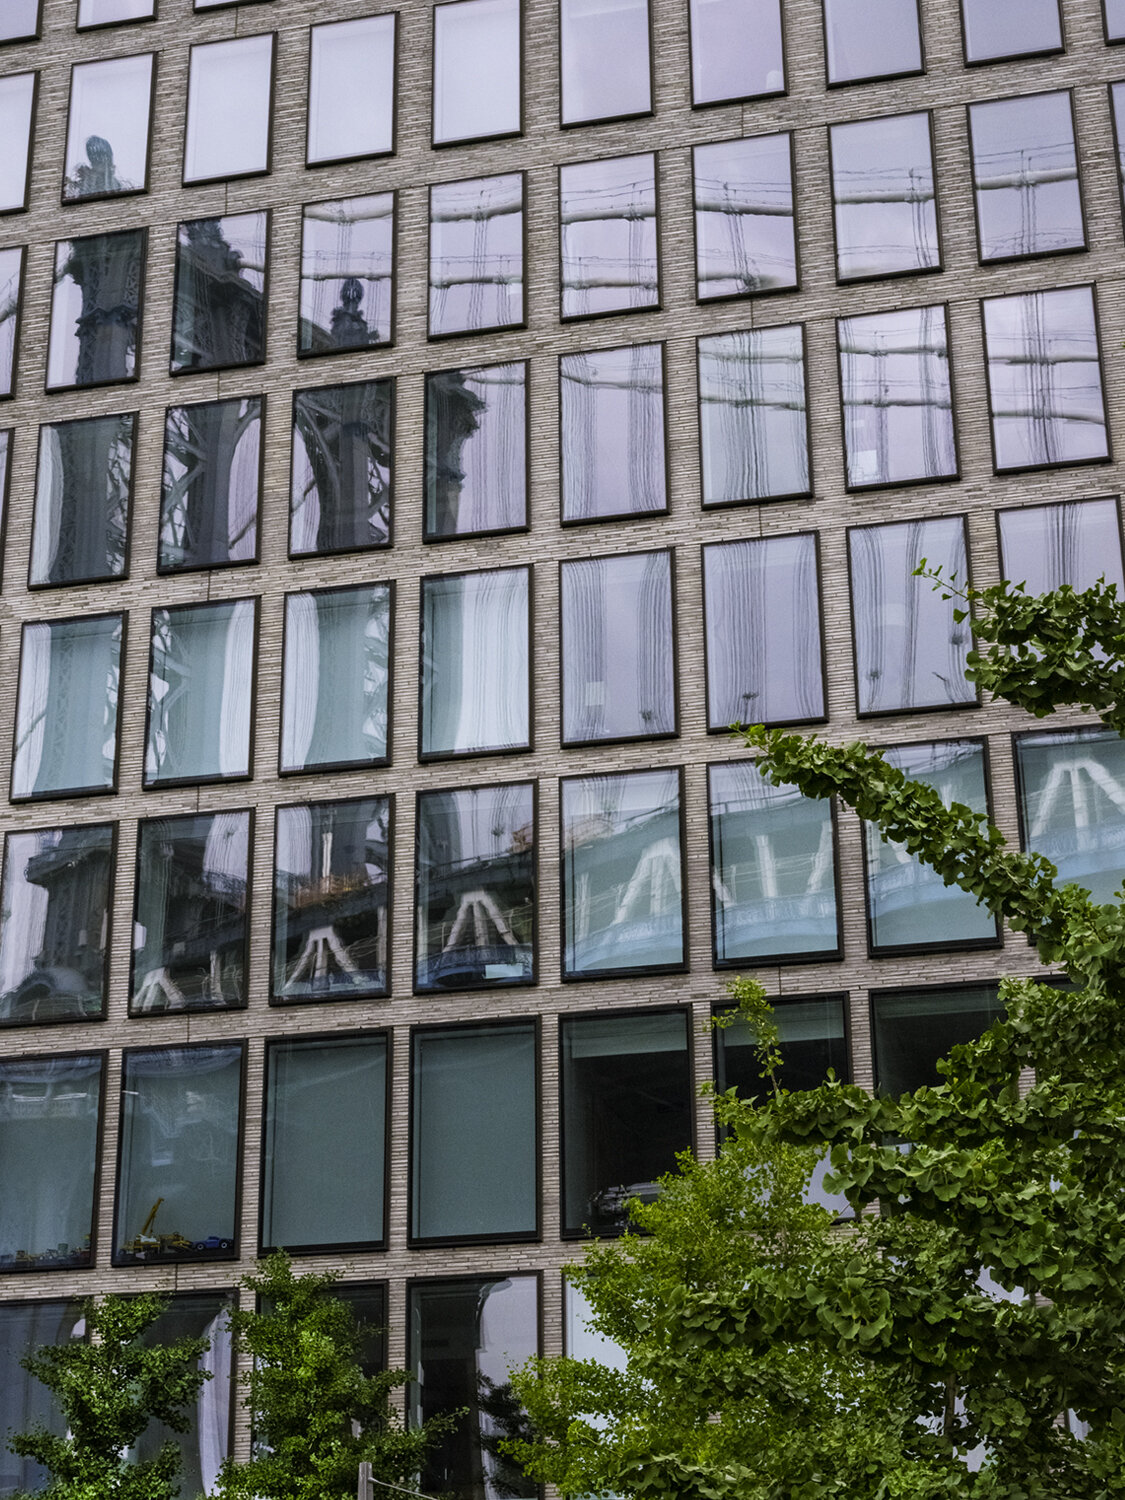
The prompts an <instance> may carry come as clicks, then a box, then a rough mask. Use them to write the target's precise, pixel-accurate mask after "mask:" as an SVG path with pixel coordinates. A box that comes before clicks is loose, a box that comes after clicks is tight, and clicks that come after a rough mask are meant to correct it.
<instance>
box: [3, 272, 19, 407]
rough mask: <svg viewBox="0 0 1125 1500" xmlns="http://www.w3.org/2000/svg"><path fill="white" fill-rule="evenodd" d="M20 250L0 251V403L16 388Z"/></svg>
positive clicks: (11, 394)
mask: <svg viewBox="0 0 1125 1500" xmlns="http://www.w3.org/2000/svg"><path fill="white" fill-rule="evenodd" d="M23 254H24V252H23V247H22V246H18V245H17V246H16V247H15V248H14V249H12V250H0V400H2V399H4V398H5V397H8V396H13V395H14V394H15V389H16V336H17V334H18V332H19V324H20V305H21V303H22V300H23Z"/></svg>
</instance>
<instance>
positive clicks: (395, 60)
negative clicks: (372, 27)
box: [230, 0, 401, 171]
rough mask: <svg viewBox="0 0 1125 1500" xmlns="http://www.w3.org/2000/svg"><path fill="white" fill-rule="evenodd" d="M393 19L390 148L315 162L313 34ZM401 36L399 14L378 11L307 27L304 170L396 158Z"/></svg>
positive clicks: (234, 0)
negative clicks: (350, 24) (312, 145)
mask: <svg viewBox="0 0 1125 1500" xmlns="http://www.w3.org/2000/svg"><path fill="white" fill-rule="evenodd" d="M230 3H231V4H239V3H243V0H230ZM388 15H389V16H390V17H391V144H390V146H389V147H388V148H387V150H385V151H363V152H360V153H358V154H352V155H349V156H325V157H320V156H318V157H317V159H316V160H315V161H310V160H309V145H310V135H311V121H312V59H313V50H312V49H313V41H312V34H313V32H314V31H316V30H317V29H318V28H319V27H322V26H333V25H339V24H341V23H343V24H347V23H348V22H351V21H373V20H376V19H378V18H380V17H385V16H388ZM399 42H400V32H399V25H398V11H397V10H392V11H379V12H377V13H376V14H375V15H371V14H368V15H358V16H337V17H333V18H330V19H326V20H324V21H313V22H311V23H310V25H309V27H308V42H307V49H308V50H307V54H306V55H307V57H308V64H307V66H306V69H305V88H304V96H305V145H304V167H305V170H306V171H315V170H316V169H317V168H318V167H337V166H343V165H344V164H345V163H346V162H354V161H382V160H385V159H386V158H387V157H389V156H394V155H395V154H396V152H397V151H398V102H399V101H398V95H399V63H400V61H401V55H400V46H399Z"/></svg>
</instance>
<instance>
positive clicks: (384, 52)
mask: <svg viewBox="0 0 1125 1500" xmlns="http://www.w3.org/2000/svg"><path fill="white" fill-rule="evenodd" d="M396 24H397V17H396V16H395V15H394V14H393V13H392V14H390V15H382V16H360V17H359V19H358V20H355V21H333V22H330V23H329V24H328V25H325V26H314V27H312V29H311V33H310V38H309V114H308V140H307V145H306V150H305V161H306V163H307V165H308V166H310V167H314V166H317V165H319V164H320V163H322V162H330V161H354V160H355V159H356V158H357V157H362V156H385V155H386V154H387V153H388V152H391V151H393V150H394V148H395V48H396V38H395V27H396Z"/></svg>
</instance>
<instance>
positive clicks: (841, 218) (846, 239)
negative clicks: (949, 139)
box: [828, 111, 941, 281]
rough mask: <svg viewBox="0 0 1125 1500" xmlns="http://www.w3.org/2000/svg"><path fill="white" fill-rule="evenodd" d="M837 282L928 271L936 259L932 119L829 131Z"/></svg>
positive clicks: (889, 119)
mask: <svg viewBox="0 0 1125 1500" xmlns="http://www.w3.org/2000/svg"><path fill="white" fill-rule="evenodd" d="M828 135H829V144H830V147H831V155H832V197H833V201H834V203H835V215H836V217H835V225H836V274H837V276H838V277H839V278H840V280H841V281H853V280H856V279H857V278H860V277H866V276H891V275H895V274H896V273H898V272H902V271H932V270H934V269H935V268H936V266H937V265H938V263H939V261H940V260H941V247H940V245H939V244H938V227H937V192H936V189H935V186H934V162H933V149H932V144H931V140H930V116H929V112H928V111H925V112H923V113H920V114H916V115H888V116H885V117H884V118H882V119H878V120H855V121H853V122H851V123H850V124H847V125H832V126H830V127H829V131H828Z"/></svg>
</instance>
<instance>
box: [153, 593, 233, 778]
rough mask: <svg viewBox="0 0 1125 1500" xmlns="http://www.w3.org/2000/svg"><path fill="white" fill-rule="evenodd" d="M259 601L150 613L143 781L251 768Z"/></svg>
mask: <svg viewBox="0 0 1125 1500" xmlns="http://www.w3.org/2000/svg"><path fill="white" fill-rule="evenodd" d="M257 613H258V606H257V600H256V599H232V600H227V601H223V602H222V603H216V604H186V605H178V606H176V607H175V608H173V609H154V610H153V612H152V657H151V663H150V669H149V670H150V675H149V694H148V727H147V731H146V746H145V772H144V784H145V786H159V785H160V784H162V783H165V782H173V783H175V782H188V781H219V780H223V779H225V778H227V777H237V776H249V774H250V725H251V720H252V709H253V696H254V654H255V637H256V635H257Z"/></svg>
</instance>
